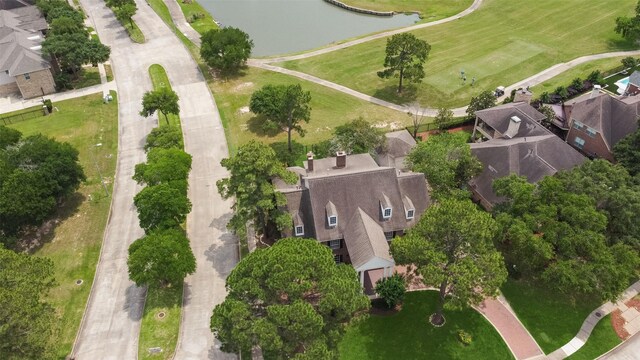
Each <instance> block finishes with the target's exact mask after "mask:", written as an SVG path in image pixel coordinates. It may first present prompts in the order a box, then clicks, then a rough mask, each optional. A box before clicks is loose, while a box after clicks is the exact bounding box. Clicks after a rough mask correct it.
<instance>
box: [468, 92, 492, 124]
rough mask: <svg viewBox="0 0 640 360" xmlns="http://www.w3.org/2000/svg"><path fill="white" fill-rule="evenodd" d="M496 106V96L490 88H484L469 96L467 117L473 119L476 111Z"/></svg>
mask: <svg viewBox="0 0 640 360" xmlns="http://www.w3.org/2000/svg"><path fill="white" fill-rule="evenodd" d="M494 106H496V96H495V95H494V94H493V92H492V91H491V90H485V91H483V92H481V93H480V94H478V95H477V96H474V97H472V98H471V102H470V103H469V106H468V107H467V110H466V112H467V118H469V119H475V117H476V111H479V110H484V109H488V108H491V107H494Z"/></svg>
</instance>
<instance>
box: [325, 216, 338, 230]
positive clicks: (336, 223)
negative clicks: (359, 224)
mask: <svg viewBox="0 0 640 360" xmlns="http://www.w3.org/2000/svg"><path fill="white" fill-rule="evenodd" d="M331 219H335V222H334V223H333V224H332V223H331ZM327 222H328V223H329V226H331V227H336V226H338V215H329V216H328V217H327Z"/></svg>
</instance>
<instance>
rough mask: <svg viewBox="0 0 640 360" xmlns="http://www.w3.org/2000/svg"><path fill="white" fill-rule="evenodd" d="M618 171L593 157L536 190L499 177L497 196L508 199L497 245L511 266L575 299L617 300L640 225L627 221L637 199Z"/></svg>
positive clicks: (500, 211) (631, 270)
mask: <svg viewBox="0 0 640 360" xmlns="http://www.w3.org/2000/svg"><path fill="white" fill-rule="evenodd" d="M619 169H621V168H616V167H613V166H612V165H610V164H608V163H607V162H606V161H604V160H599V161H593V162H588V163H585V165H583V166H582V167H580V168H577V169H576V170H574V171H570V172H565V173H559V174H557V175H556V176H553V177H545V178H544V179H543V180H541V181H540V182H538V183H537V184H536V185H534V184H530V183H528V182H527V181H526V179H524V178H522V177H518V176H515V175H512V176H510V177H506V178H502V179H497V180H496V181H495V182H494V189H495V191H496V194H497V195H499V196H504V197H505V199H506V202H504V203H503V204H501V205H499V206H497V207H496V219H497V221H498V223H499V224H500V227H501V232H500V233H501V234H502V235H501V236H500V237H499V240H498V244H499V246H500V248H501V249H502V250H503V253H504V254H505V258H506V260H507V263H508V265H509V268H510V269H511V270H512V271H514V272H517V273H519V274H521V275H524V276H527V277H531V278H534V279H540V280H542V281H544V282H545V283H546V284H548V286H549V287H551V288H554V289H556V290H558V291H561V292H564V293H567V294H570V295H573V296H578V295H579V294H588V295H592V296H597V297H598V298H600V299H602V300H603V301H604V300H614V299H616V297H617V296H619V295H620V294H621V293H622V291H624V289H626V287H627V286H628V285H629V283H628V282H629V280H630V279H631V278H633V277H634V276H635V274H636V269H637V268H638V265H640V258H639V256H638V250H637V238H636V237H635V236H637V229H638V227H637V226H636V225H635V224H630V223H629V221H630V219H631V217H633V216H634V215H630V214H631V213H634V214H636V213H637V211H638V210H637V209H638V206H639V204H640V201H639V200H640V197H638V195H637V190H635V191H633V192H631V189H629V188H628V186H629V184H628V182H627V181H628V180H629V178H628V175H627V176H626V179H625V176H623V175H621V174H620V172H619ZM622 170H624V169H622ZM626 195H630V196H631V197H630V198H629V199H628V201H625V200H626V199H625V200H622V198H621V197H623V196H626ZM630 216H631V217H630ZM618 217H619V219H618ZM625 224H629V228H628V229H624V226H625ZM634 244H635V246H636V249H634V247H633V246H634Z"/></svg>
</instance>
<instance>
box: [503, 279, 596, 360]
mask: <svg viewBox="0 0 640 360" xmlns="http://www.w3.org/2000/svg"><path fill="white" fill-rule="evenodd" d="M501 290H502V293H503V294H504V296H505V297H506V298H507V300H508V301H509V304H511V307H512V308H513V310H514V311H515V312H516V314H517V315H518V318H520V321H522V323H523V324H524V326H525V327H526V328H527V330H529V332H530V333H531V335H532V336H533V337H534V338H535V339H536V341H537V342H538V345H540V347H541V348H542V350H543V351H544V352H545V353H546V354H549V353H551V352H553V351H555V350H557V349H558V348H560V347H562V346H563V345H565V344H566V343H568V342H569V341H570V340H571V339H572V338H573V337H574V336H576V334H577V333H578V331H579V330H580V327H581V326H582V322H583V321H584V319H585V318H586V317H587V316H588V315H589V314H590V313H591V312H592V311H593V310H594V309H595V308H597V307H598V306H600V305H601V303H600V302H599V301H597V300H596V299H589V298H582V299H579V300H577V301H575V302H572V301H571V300H570V299H568V298H567V297H566V296H563V295H562V294H559V293H557V292H554V291H551V290H547V289H545V288H544V287H543V286H541V285H538V284H534V283H530V282H525V281H516V280H513V279H509V280H508V281H507V282H506V283H505V284H504V285H503V286H502V289H501Z"/></svg>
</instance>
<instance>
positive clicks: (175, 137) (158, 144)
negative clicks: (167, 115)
mask: <svg viewBox="0 0 640 360" xmlns="http://www.w3.org/2000/svg"><path fill="white" fill-rule="evenodd" d="M153 148H163V149H170V148H178V149H182V148H184V144H183V143H182V132H181V131H180V128H179V127H177V126H160V127H155V128H153V129H152V130H151V132H150V133H149V135H147V141H146V142H145V144H144V151H146V152H149V151H150V150H151V149H153Z"/></svg>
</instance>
